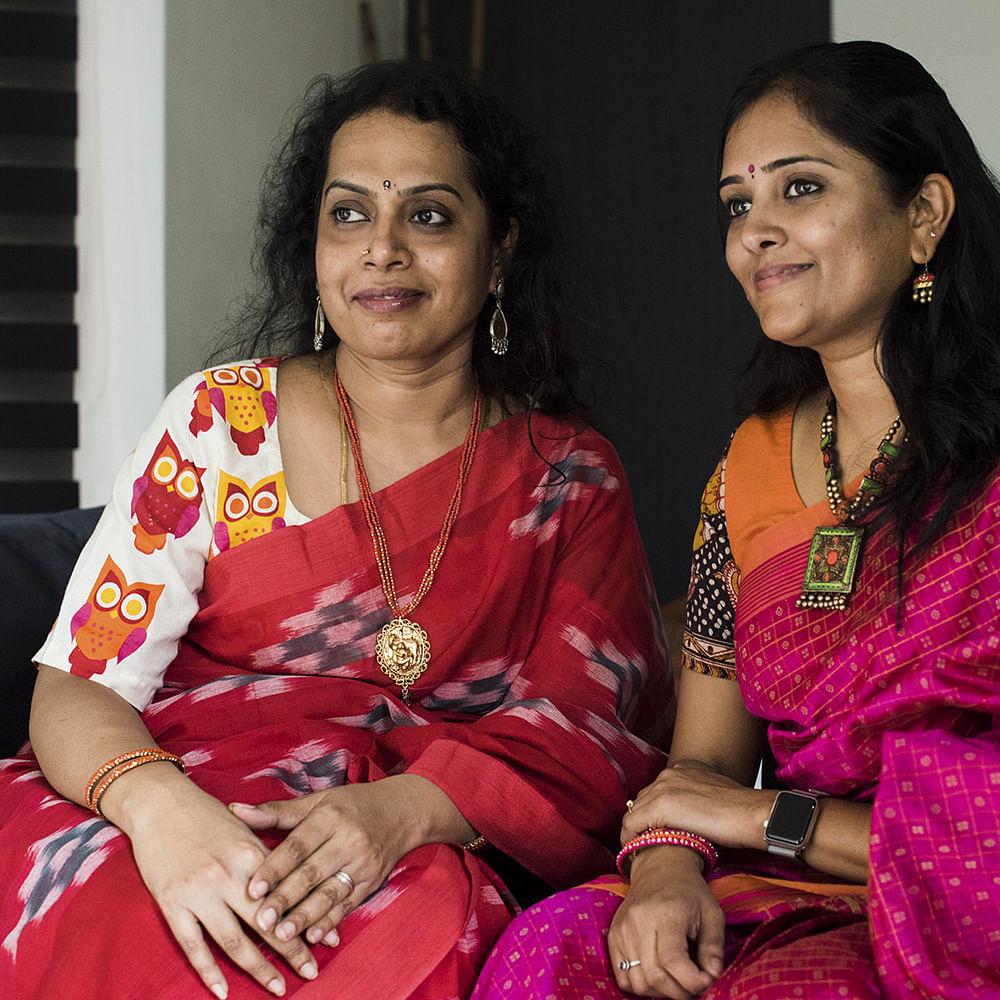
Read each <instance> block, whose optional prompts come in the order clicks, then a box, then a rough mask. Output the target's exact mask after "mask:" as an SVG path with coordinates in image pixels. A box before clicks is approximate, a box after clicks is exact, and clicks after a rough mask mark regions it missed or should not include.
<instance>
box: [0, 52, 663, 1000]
mask: <svg viewBox="0 0 1000 1000" xmlns="http://www.w3.org/2000/svg"><path fill="white" fill-rule="evenodd" d="M530 156H531V154H530V150H529V148H528V146H527V144H526V139H525V136H524V134H523V132H522V130H521V129H520V127H519V126H518V125H517V124H516V123H515V122H512V121H510V120H508V119H507V118H506V117H505V116H504V115H503V114H502V113H501V112H500V110H499V109H498V108H497V107H496V105H495V104H494V103H493V102H492V101H491V100H490V99H488V98H487V97H486V96H484V95H482V94H479V93H478V92H477V91H475V90H472V89H470V88H467V87H464V86H461V85H459V84H457V83H455V82H454V81H451V80H450V79H448V78H446V77H442V76H440V75H438V74H436V73H430V72H429V71H425V70H420V69H416V68H413V67H406V66H403V65H395V64H382V65H377V66H373V67H367V68H365V69H363V70H361V71H359V72H358V73H357V74H356V75H354V76H353V77H350V78H348V79H346V80H343V81H334V82H330V81H322V82H320V83H319V84H317V85H316V86H315V87H314V89H313V91H312V93H311V100H310V101H309V103H308V104H307V105H306V107H305V110H304V112H303V114H302V115H301V116H300V118H299V120H298V121H297V123H296V124H295V126H294V128H293V130H292V134H291V138H290V140H289V143H288V145H287V146H286V148H285V150H284V151H283V153H282V154H281V157H280V158H279V160H278V162H277V166H276V168H275V169H274V170H273V172H272V174H271V175H270V186H269V187H268V188H267V189H266V204H265V208H264V211H263V213H262V225H263V227H264V237H265V245H264V249H263V261H264V264H265V267H266V269H267V274H268V275H269V278H270V280H271V284H270V285H269V286H268V288H267V290H266V292H265V296H264V298H263V299H262V300H260V302H258V303H257V306H258V307H259V308H257V309H256V311H254V310H253V309H252V310H251V311H250V313H249V319H248V323H250V326H249V328H250V329H252V330H255V331H258V332H259V334H260V336H258V337H257V338H256V339H255V340H254V342H253V344H252V345H250V346H252V347H254V348H259V347H260V346H262V344H264V343H267V344H269V345H274V344H280V343H282V342H284V343H285V344H288V345H290V346H292V347H293V348H294V349H296V350H298V351H299V352H300V353H298V354H293V355H290V356H285V357H283V358H280V359H279V358H264V359H257V360H249V361H242V362H239V363H236V364H224V365H218V366H215V367H213V368H210V369H208V370H206V371H203V372H200V373H198V374H196V375H194V376H192V377H191V378H190V379H188V380H187V381H185V382H184V383H182V385H181V386H179V387H178V388H177V389H176V390H175V391H174V392H173V393H172V394H171V395H170V397H169V398H168V400H167V401H166V403H165V404H164V406H163V407H162V409H161V411H160V413H159V415H158V416H157V418H156V420H155V421H154V423H153V425H152V426H151V427H150V428H149V430H148V431H147V432H146V433H145V434H144V435H143V436H142V438H141V439H140V441H139V444H138V445H137V447H136V450H135V452H134V453H133V455H132V456H131V457H130V459H129V460H128V461H127V462H126V464H125V467H124V468H123V470H122V473H121V475H120V477H119V479H118V481H117V483H116V487H115V492H114V496H113V498H112V501H111V503H110V504H109V505H108V507H107V509H106V511H105V514H104V517H103V519H102V521H101V524H100V525H99V527H98V529H97V531H96V532H95V534H94V536H93V538H92V539H91V540H90V542H89V543H88V545H87V547H86V549H85V550H84V553H83V554H82V556H81V558H80V561H79V563H78V566H77V569H76V570H75V572H74V576H73V579H72V580H71V582H70V585H69V588H68V590H67V594H66V598H65V601H64V604H63V609H62V612H61V614H60V616H59V618H58V620H57V621H56V623H55V625H54V626H53V629H52V632H51V634H50V636H49V638H48V639H47V641H46V643H45V645H44V646H43V647H42V649H41V650H40V652H39V654H38V657H37V659H38V662H39V665H40V666H39V678H38V685H37V688H36V695H35V702H34V704H33V709H32V729H31V736H32V743H31V746H30V747H28V748H26V749H25V751H24V752H23V753H22V754H21V755H20V756H19V757H17V758H15V759H13V760H10V761H7V762H5V763H4V765H3V767H2V770H0V788H2V794H0V803H2V805H0V843H2V844H3V850H2V851H0V875H2V880H0V884H2V885H3V890H2V896H0V995H3V996H10V997H15V996H16V997H18V998H19V1000H29V998H46V1000H47V998H51V997H59V998H60V1000H73V998H79V1000H84V998H88V1000H89V998H92V997H95V996H101V997H106V998H109V1000H110V998H121V1000H126V998H127V1000H132V998H135V997H138V996H141V997H143V998H144V1000H151V998H163V1000H172V998H184V1000H189V998H191V997H195V996H199V995H202V994H204V995H208V990H211V991H212V993H214V994H215V995H216V996H218V997H221V998H225V997H227V996H228V997H230V998H236V997H241V998H251V997H260V996H264V995H266V993H267V991H270V993H271V994H273V995H278V996H281V995H289V994H292V993H294V994H295V995H296V996H300V997H303V998H308V997H317V998H318V997H330V996H358V995H364V996H373V997H379V998H394V997H398V998H404V997H434V998H440V997H456V998H457V997H461V996H465V995H467V993H468V991H469V989H470V988H471V985H472V982H473V981H474V978H475V975H476V972H477V970H478V967H479V965H480V964H481V962H482V960H483V958H484V957H485V955H486V953H487V951H488V950H489V948H490V946H491V945H492V943H493V942H494V940H495V939H496V937H497V935H498V934H499V933H500V931H501V930H502V928H503V926H504V925H505V924H506V922H507V921H508V920H509V919H510V916H511V914H512V913H513V912H516V910H517V904H516V902H515V900H514V898H513V896H512V894H511V887H512V886H515V883H516V880H517V879H518V878H519V877H521V878H523V877H528V876H530V877H532V878H534V879H535V880H537V881H539V884H548V885H551V886H559V885H567V884H572V883H573V882H574V881H577V880H579V879H580V878H584V877H588V876H589V875H592V874H594V873H597V872H599V871H601V870H603V869H604V868H605V867H606V866H607V864H608V862H609V859H610V857H611V854H610V852H609V847H608V845H609V844H611V843H613V840H614V836H615V832H616V827H617V818H618V815H619V813H620V811H621V808H622V805H623V802H624V801H625V798H626V797H627V795H628V794H630V793H633V792H634V791H635V789H636V788H637V787H638V786H639V785H640V784H641V783H643V782H644V781H647V780H649V778H651V777H652V776H653V774H655V773H656V770H657V769H658V768H659V767H660V766H661V765H662V755H661V754H660V753H659V751H657V750H656V749H655V748H654V745H653V743H655V742H656V741H658V739H659V738H660V736H662V733H658V732H657V730H658V722H657V719H658V718H660V717H661V713H660V704H661V701H662V699H664V698H669V684H668V680H667V675H666V669H665V666H666V665H665V650H664V648H663V644H662V639H661V637H660V635H659V631H658V615H657V609H656V604H655V599H654V597H653V594H652V588H651V586H650V580H649V575H648V571H647V568H646V565H645V560H644V556H643V553H642V548H641V544H640V542H639V539H638V533H637V531H636V526H635V523H634V518H633V515H632V511H631V502H630V498H629V492H628V487H627V484H626V482H625V478H624V475H623V472H622V469H621V466H620V463H619V462H618V459H617V457H616V456H615V454H614V451H613V450H612V449H611V447H610V446H609V445H608V443H607V442H606V441H605V440H604V439H603V438H601V437H600V436H599V435H597V434H596V433H595V432H593V431H592V430H590V429H589V428H588V427H587V426H586V424H585V422H584V421H583V420H582V419H580V415H579V414H580V407H579V405H578V404H577V403H576V402H575V400H578V399H579V398H580V395H579V381H578V379H577V376H576V374H575V361H574V359H573V355H572V354H571V353H570V351H569V349H568V347H567V345H566V342H565V339H564V335H565V332H566V331H565V330H564V329H563V328H562V327H561V326H560V325H559V323H558V321H557V320H556V319H555V317H556V314H557V311H556V312H553V311H552V310H553V308H554V306H555V305H557V304H558V301H559V294H558V287H557V276H556V275H554V273H553V272H554V270H555V269H554V268H552V267H551V266H543V265H547V262H548V260H549V257H550V254H551V251H552V236H553V234H552V230H551V224H550V220H548V219H547V218H546V217H545V215H546V213H547V212H548V210H549V206H550V204H551V203H550V201H549V200H548V198H547V196H546V195H545V192H544V190H543V189H540V188H539V185H540V184H542V183H543V177H544V175H543V174H541V173H539V172H538V171H537V170H536V169H535V168H534V166H533V165H532V161H531V159H530ZM525 178H530V183H531V184H532V185H534V187H533V189H531V190H529V189H527V188H519V187H518V185H519V184H523V183H528V182H527V181H525V180H524V179H525ZM317 289H318V293H319V294H318V299H317ZM491 293H492V294H491ZM501 301H502V305H501ZM283 336H284V337H285V340H284V341H282V339H281V338H282V337H283ZM518 337H520V343H519V342H518V339H517V338H518ZM307 345H308V346H310V347H312V348H313V350H311V351H308V353H306V351H307V350H308V348H307ZM508 352H509V354H508ZM659 729H661V730H662V726H659ZM650 741H653V742H650ZM182 769H183V770H182ZM91 776H92V777H91ZM87 807H90V810H89V811H88V808H87ZM227 807H228V808H227ZM95 814H96V815H95ZM130 848H131V849H130ZM500 873H502V874H500ZM508 876H509V877H510V878H512V879H513V880H514V881H512V882H511V884H510V885H508V884H506V883H505V881H504V879H506V878H508ZM288 968H290V969H291V970H292V973H293V975H288V974H287V972H286V971H285V970H286V969H288Z"/></svg>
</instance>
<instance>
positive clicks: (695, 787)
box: [622, 764, 775, 848]
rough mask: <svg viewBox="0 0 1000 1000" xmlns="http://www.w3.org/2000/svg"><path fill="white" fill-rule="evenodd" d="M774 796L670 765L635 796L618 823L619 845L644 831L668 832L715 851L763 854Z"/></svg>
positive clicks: (699, 770) (694, 768) (697, 768)
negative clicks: (703, 840) (694, 838)
mask: <svg viewBox="0 0 1000 1000" xmlns="http://www.w3.org/2000/svg"><path fill="white" fill-rule="evenodd" d="M774 795H775V793H774V792H773V791H770V792H768V791H765V790H761V789H754V788H747V787H746V786H745V785H741V784H740V783H739V782H737V781H734V780H733V779H732V778H727V777H726V776H725V775H722V774H718V773H716V772H715V771H711V770H709V769H708V768H706V767H702V766H694V765H692V766H687V765H685V764H676V765H673V766H671V767H668V768H666V769H664V770H663V771H661V772H660V774H659V775H658V777H657V778H656V779H655V780H654V781H653V782H652V784H650V785H647V786H646V787H645V788H644V789H643V790H642V791H641V792H639V794H638V795H637V796H636V798H635V804H634V805H633V807H632V810H631V811H630V812H628V813H626V815H625V818H624V820H623V821H622V843H624V842H625V841H627V840H631V839H632V838H633V837H637V836H639V834H640V833H642V832H643V831H644V830H648V829H649V828H650V827H673V828H675V829H679V830H686V831H687V832H689V833H697V834H699V835H700V836H702V837H707V838H708V839H709V840H711V841H712V842H713V843H714V844H717V845H719V846H721V847H754V848H763V847H766V844H765V842H764V821H765V820H766V819H767V817H768V814H769V813H770V810H771V806H772V804H773V802H774Z"/></svg>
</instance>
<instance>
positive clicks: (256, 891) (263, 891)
mask: <svg viewBox="0 0 1000 1000" xmlns="http://www.w3.org/2000/svg"><path fill="white" fill-rule="evenodd" d="M267 888H268V887H267V883H266V882H264V881H260V882H254V884H253V885H252V886H250V898H251V899H260V898H261V897H262V896H266V895H267Z"/></svg>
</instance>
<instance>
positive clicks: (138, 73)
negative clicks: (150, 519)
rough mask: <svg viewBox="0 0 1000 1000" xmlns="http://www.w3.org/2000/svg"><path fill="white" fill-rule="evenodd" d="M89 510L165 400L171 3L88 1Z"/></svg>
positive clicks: (83, 78)
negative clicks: (167, 28)
mask: <svg viewBox="0 0 1000 1000" xmlns="http://www.w3.org/2000/svg"><path fill="white" fill-rule="evenodd" d="M78 13H79V30H80V49H79V62H78V65H77V89H78V93H79V135H80V137H79V140H78V142H77V166H78V177H79V181H78V184H79V192H80V194H79V213H78V215H77V225H76V239H77V246H78V247H79V261H80V263H79V292H78V293H77V297H76V320H77V324H78V326H79V330H80V334H79V343H80V363H79V369H78V371H77V375H76V388H75V393H76V399H77V402H78V404H79V413H80V446H79V448H78V449H77V452H76V455H75V457H74V475H75V476H76V479H77V480H78V481H79V483H80V503H81V505H82V506H84V507H87V506H91V505H93V504H102V503H105V502H106V500H107V498H108V493H109V491H110V488H111V483H112V481H113V479H114V476H115V473H116V472H117V471H118V467H119V465H121V463H122V461H123V459H124V458H125V456H126V455H127V454H128V453H129V451H130V450H131V448H132V447H133V445H134V444H135V440H136V438H137V437H138V434H139V431H140V430H141V429H142V428H143V427H144V426H145V425H146V423H147V422H148V421H149V420H150V418H151V417H152V416H153V413H154V412H155V409H156V405H157V403H158V402H159V400H160V398H161V397H162V395H163V369H164V336H165V328H164V311H163V308H164V297H163V261H164V240H163V216H164V187H163V179H164V171H163V120H164V101H163V55H164V44H163V40H164V0H80V3H79V8H78Z"/></svg>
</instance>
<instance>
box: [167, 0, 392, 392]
mask: <svg viewBox="0 0 1000 1000" xmlns="http://www.w3.org/2000/svg"><path fill="white" fill-rule="evenodd" d="M372 6H373V13H374V19H375V24H376V28H377V30H378V36H379V42H380V51H379V55H380V56H381V57H382V58H396V57H400V56H402V55H404V28H405V9H406V4H405V0H376V2H375V3H374V4H373V5H372ZM358 7H359V4H358V3H357V2H356V0H252V2H248V0H211V2H207V0H167V43H166V44H167V59H166V70H167V77H166V107H167V114H166V136H167V143H166V156H167V161H166V213H167V214H166V324H167V356H166V362H167V370H166V376H167V384H168V386H172V385H174V384H175V383H177V382H179V381H180V380H181V379H182V378H183V377H184V376H186V375H188V374H189V373H190V372H192V371H195V370H196V369H198V368H200V367H201V366H202V365H203V364H204V362H205V357H206V355H207V354H208V352H209V350H210V348H211V346H212V341H213V336H214V335H215V334H216V333H217V332H218V330H219V328H220V326H221V325H222V323H223V321H224V318H225V316H226V313H227V310H228V307H229V306H230V304H231V303H232V301H233V300H234V299H235V298H237V297H238V295H239V292H240V290H241V288H243V286H244V284H245V282H246V279H247V276H248V274H249V253H250V246H251V244H250V236H251V230H252V228H253V223H254V218H255V214H256V207H257V186H258V183H259V181H260V176H261V172H262V170H263V167H264V165H265V163H266V162H267V160H268V159H269V154H270V149H271V144H272V142H273V140H274V138H275V136H276V135H277V133H278V131H279V129H280V126H281V124H282V121H283V119H284V118H285V115H286V112H287V111H288V110H289V108H290V107H291V106H292V105H294V104H295V103H296V102H297V101H298V100H299V99H300V98H301V97H302V94H303V92H304V91H305V87H306V84H307V83H308V82H309V80H310V79H312V77H314V76H316V75H317V74H319V73H334V74H337V73H342V72H345V71H347V70H349V69H351V68H353V67H354V66H357V65H359V64H361V63H362V62H363V61H364V51H363V48H362V35H361V25H360V23H359V14H358Z"/></svg>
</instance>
